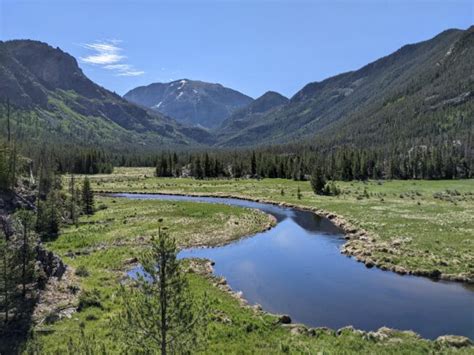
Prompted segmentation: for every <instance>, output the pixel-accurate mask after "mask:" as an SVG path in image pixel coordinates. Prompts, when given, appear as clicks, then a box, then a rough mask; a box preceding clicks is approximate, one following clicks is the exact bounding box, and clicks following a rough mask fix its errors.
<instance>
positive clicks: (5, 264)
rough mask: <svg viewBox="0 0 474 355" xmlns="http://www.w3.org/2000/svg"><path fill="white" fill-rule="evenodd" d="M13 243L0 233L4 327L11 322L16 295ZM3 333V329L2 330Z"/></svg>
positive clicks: (0, 297) (0, 309) (0, 295)
mask: <svg viewBox="0 0 474 355" xmlns="http://www.w3.org/2000/svg"><path fill="white" fill-rule="evenodd" d="M15 264H16V262H15V257H14V250H13V247H12V242H11V241H7V239H6V236H5V235H3V233H2V232H0V312H1V313H3V314H4V316H3V319H4V326H7V324H8V323H9V321H10V320H11V311H12V308H13V300H14V298H15V293H16V288H17V284H16V276H17V275H16V269H15ZM0 331H1V329H0Z"/></svg>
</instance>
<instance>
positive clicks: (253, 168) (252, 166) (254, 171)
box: [250, 151, 257, 176]
mask: <svg viewBox="0 0 474 355" xmlns="http://www.w3.org/2000/svg"><path fill="white" fill-rule="evenodd" d="M250 172H251V174H252V176H255V175H257V158H256V157H255V151H252V159H251V161H250Z"/></svg>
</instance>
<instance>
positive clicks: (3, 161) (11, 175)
mask: <svg viewBox="0 0 474 355" xmlns="http://www.w3.org/2000/svg"><path fill="white" fill-rule="evenodd" d="M17 160H18V156H17V153H16V149H15V147H14V146H13V148H11V147H9V146H5V147H2V146H0V191H2V190H11V189H13V188H14V186H15V183H16V177H17V172H18V165H17Z"/></svg>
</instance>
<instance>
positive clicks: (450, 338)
mask: <svg viewBox="0 0 474 355" xmlns="http://www.w3.org/2000/svg"><path fill="white" fill-rule="evenodd" d="M435 341H436V342H437V343H440V344H443V345H448V346H453V347H455V348H463V347H467V346H472V341H471V340H470V339H469V338H467V337H463V336H460V335H442V336H439V337H437V338H436V340H435Z"/></svg>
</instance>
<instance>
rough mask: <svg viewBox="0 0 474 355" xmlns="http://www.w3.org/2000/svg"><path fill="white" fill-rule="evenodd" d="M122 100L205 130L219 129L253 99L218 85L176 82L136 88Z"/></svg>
mask: <svg viewBox="0 0 474 355" xmlns="http://www.w3.org/2000/svg"><path fill="white" fill-rule="evenodd" d="M124 98H125V99H127V100H129V101H131V102H134V103H136V104H139V105H142V106H144V107H148V108H151V109H153V110H154V111H157V112H160V113H162V114H164V115H167V116H170V117H172V118H174V119H176V120H177V121H180V122H185V123H188V124H192V125H199V126H202V127H206V128H214V127H217V126H218V125H220V124H221V123H222V122H223V121H224V120H225V119H227V118H228V117H229V116H230V115H231V114H232V113H234V112H235V111H236V110H238V109H239V108H241V107H243V106H246V105H248V104H249V103H251V102H252V101H253V100H252V98H250V97H248V96H246V95H244V94H242V93H240V92H238V91H235V90H232V89H229V88H226V87H224V86H222V85H220V84H211V83H206V82H203V81H195V80H188V79H182V80H176V81H173V82H170V83H154V84H151V85H148V86H141V87H137V88H135V89H133V90H131V91H129V92H127V93H126V94H125V95H124Z"/></svg>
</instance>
